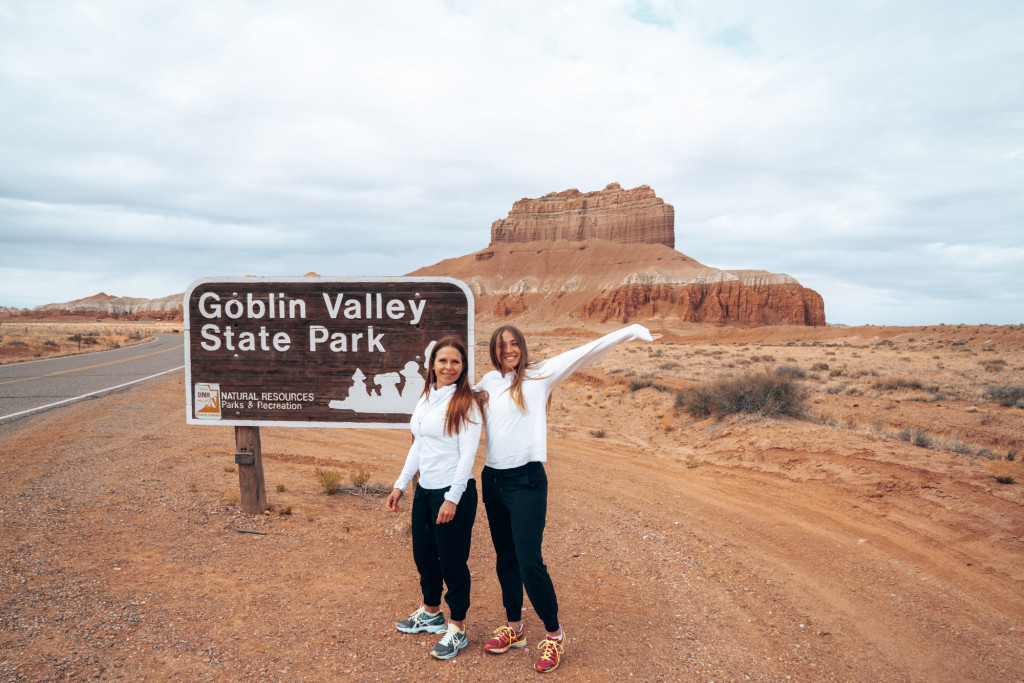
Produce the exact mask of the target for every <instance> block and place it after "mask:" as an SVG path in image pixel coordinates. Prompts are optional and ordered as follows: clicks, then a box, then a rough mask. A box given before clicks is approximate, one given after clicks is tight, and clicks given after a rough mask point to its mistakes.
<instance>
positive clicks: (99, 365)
mask: <svg viewBox="0 0 1024 683" xmlns="http://www.w3.org/2000/svg"><path fill="white" fill-rule="evenodd" d="M184 346H185V345H184V344H178V345H177V346H172V347H171V348H169V349H164V350H163V351H153V352H152V353H144V354H142V355H141V356H131V357H130V358H121V359H120V360H108V361H107V362H106V363H96V364H95V365H87V366H85V367H84V368H72V369H71V370H58V371H57V372H51V373H48V374H46V375H35V376H34V377H22V378H21V379H9V380H7V381H6V382H0V386H3V385H4V384H14V383H15V382H27V381H29V380H30V379H42V378H44V377H53V376H55V375H63V374H65V373H68V372H81V371H82V370H92V369H93V368H101V367H103V366H104V365H113V364H114V363H124V362H125V361H129V360H138V359H140V358H146V357H148V356H155V355H157V354H158V353H167V352H168V351H174V350H175V349H180V348H182V347H184Z"/></svg>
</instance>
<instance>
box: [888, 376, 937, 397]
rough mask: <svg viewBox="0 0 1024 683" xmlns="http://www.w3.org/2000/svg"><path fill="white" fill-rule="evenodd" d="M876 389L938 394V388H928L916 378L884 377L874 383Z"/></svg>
mask: <svg viewBox="0 0 1024 683" xmlns="http://www.w3.org/2000/svg"><path fill="white" fill-rule="evenodd" d="M873 386H874V388H875V389H878V390H879V391H896V390H898V389H916V390H918V391H930V392H932V393H938V391H939V388H938V387H937V386H926V385H925V384H924V382H922V381H921V380H919V379H916V378H914V377H883V378H880V379H876V380H875V381H874V382H873Z"/></svg>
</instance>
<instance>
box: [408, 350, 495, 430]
mask: <svg viewBox="0 0 1024 683" xmlns="http://www.w3.org/2000/svg"><path fill="white" fill-rule="evenodd" d="M447 347H451V348H453V349H455V350H456V351H458V352H459V355H460V356H462V373H461V374H460V375H459V378H458V379H457V380H455V393H454V394H452V400H451V401H450V402H449V403H448V413H447V414H446V415H445V418H444V433H445V434H447V435H448V436H452V435H454V434H457V433H458V432H459V430H460V429H462V425H464V424H465V423H467V422H472V421H473V420H470V419H469V413H470V410H472V408H473V404H474V403H476V405H477V407H478V408H479V409H480V413H481V415H482V414H483V411H484V404H485V403H486V402H487V392H486V391H481V390H479V389H473V388H472V387H471V386H469V364H468V363H467V361H466V359H467V358H468V357H469V356H468V355H467V353H466V345H465V344H463V343H462V340H461V339H459V338H458V337H444V338H442V339H439V340H438V341H437V343H436V344H434V348H433V349H432V350H431V351H430V362H429V363H428V364H427V386H425V387H423V395H424V396H426V395H427V394H429V393H430V390H431V389H432V388H433V387H434V385H435V384H436V383H437V375H436V374H435V373H434V361H435V360H436V359H437V352H438V351H440V350H441V349H444V348H447Z"/></svg>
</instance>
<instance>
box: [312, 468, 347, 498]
mask: <svg viewBox="0 0 1024 683" xmlns="http://www.w3.org/2000/svg"><path fill="white" fill-rule="evenodd" d="M316 478H317V481H319V482H320V486H322V487H323V489H324V492H325V493H326V494H327V495H333V494H335V493H337V492H338V489H340V488H341V474H340V473H339V472H334V471H331V470H322V469H320V468H319V467H317V468H316Z"/></svg>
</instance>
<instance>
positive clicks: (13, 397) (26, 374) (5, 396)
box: [0, 334, 185, 422]
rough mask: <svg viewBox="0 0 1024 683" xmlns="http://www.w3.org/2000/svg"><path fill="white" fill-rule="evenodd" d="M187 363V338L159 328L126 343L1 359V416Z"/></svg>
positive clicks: (75, 397)
mask: <svg viewBox="0 0 1024 683" xmlns="http://www.w3.org/2000/svg"><path fill="white" fill-rule="evenodd" d="M184 366H185V347H184V338H183V337H182V335H180V334H158V335H155V339H154V341H151V342H146V343H145V344H137V345H135V346H130V347H126V348H123V349H113V350H110V351H97V352H96V353H85V354H80V355H77V356H63V357H61V358H47V359H45V360H37V361H31V362H28V363H12V364H10V365H0V422H4V421H7V422H10V421H11V420H13V419H16V418H18V417H22V416H25V415H29V414H31V413H35V412H37V411H41V410H46V409H48V408H54V407H57V406H61V405H67V404H68V403H73V402H74V401H78V400H81V399H83V398H87V397H89V396H95V395H97V394H101V393H103V392H106V391H111V390H112V389H119V388H121V387H123V386H127V385H129V384H135V383H136V382H142V381H144V380H147V379H150V378H152V377H156V376H158V375H163V374H166V373H168V372H174V371H175V370H181V369H182V368H184Z"/></svg>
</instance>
